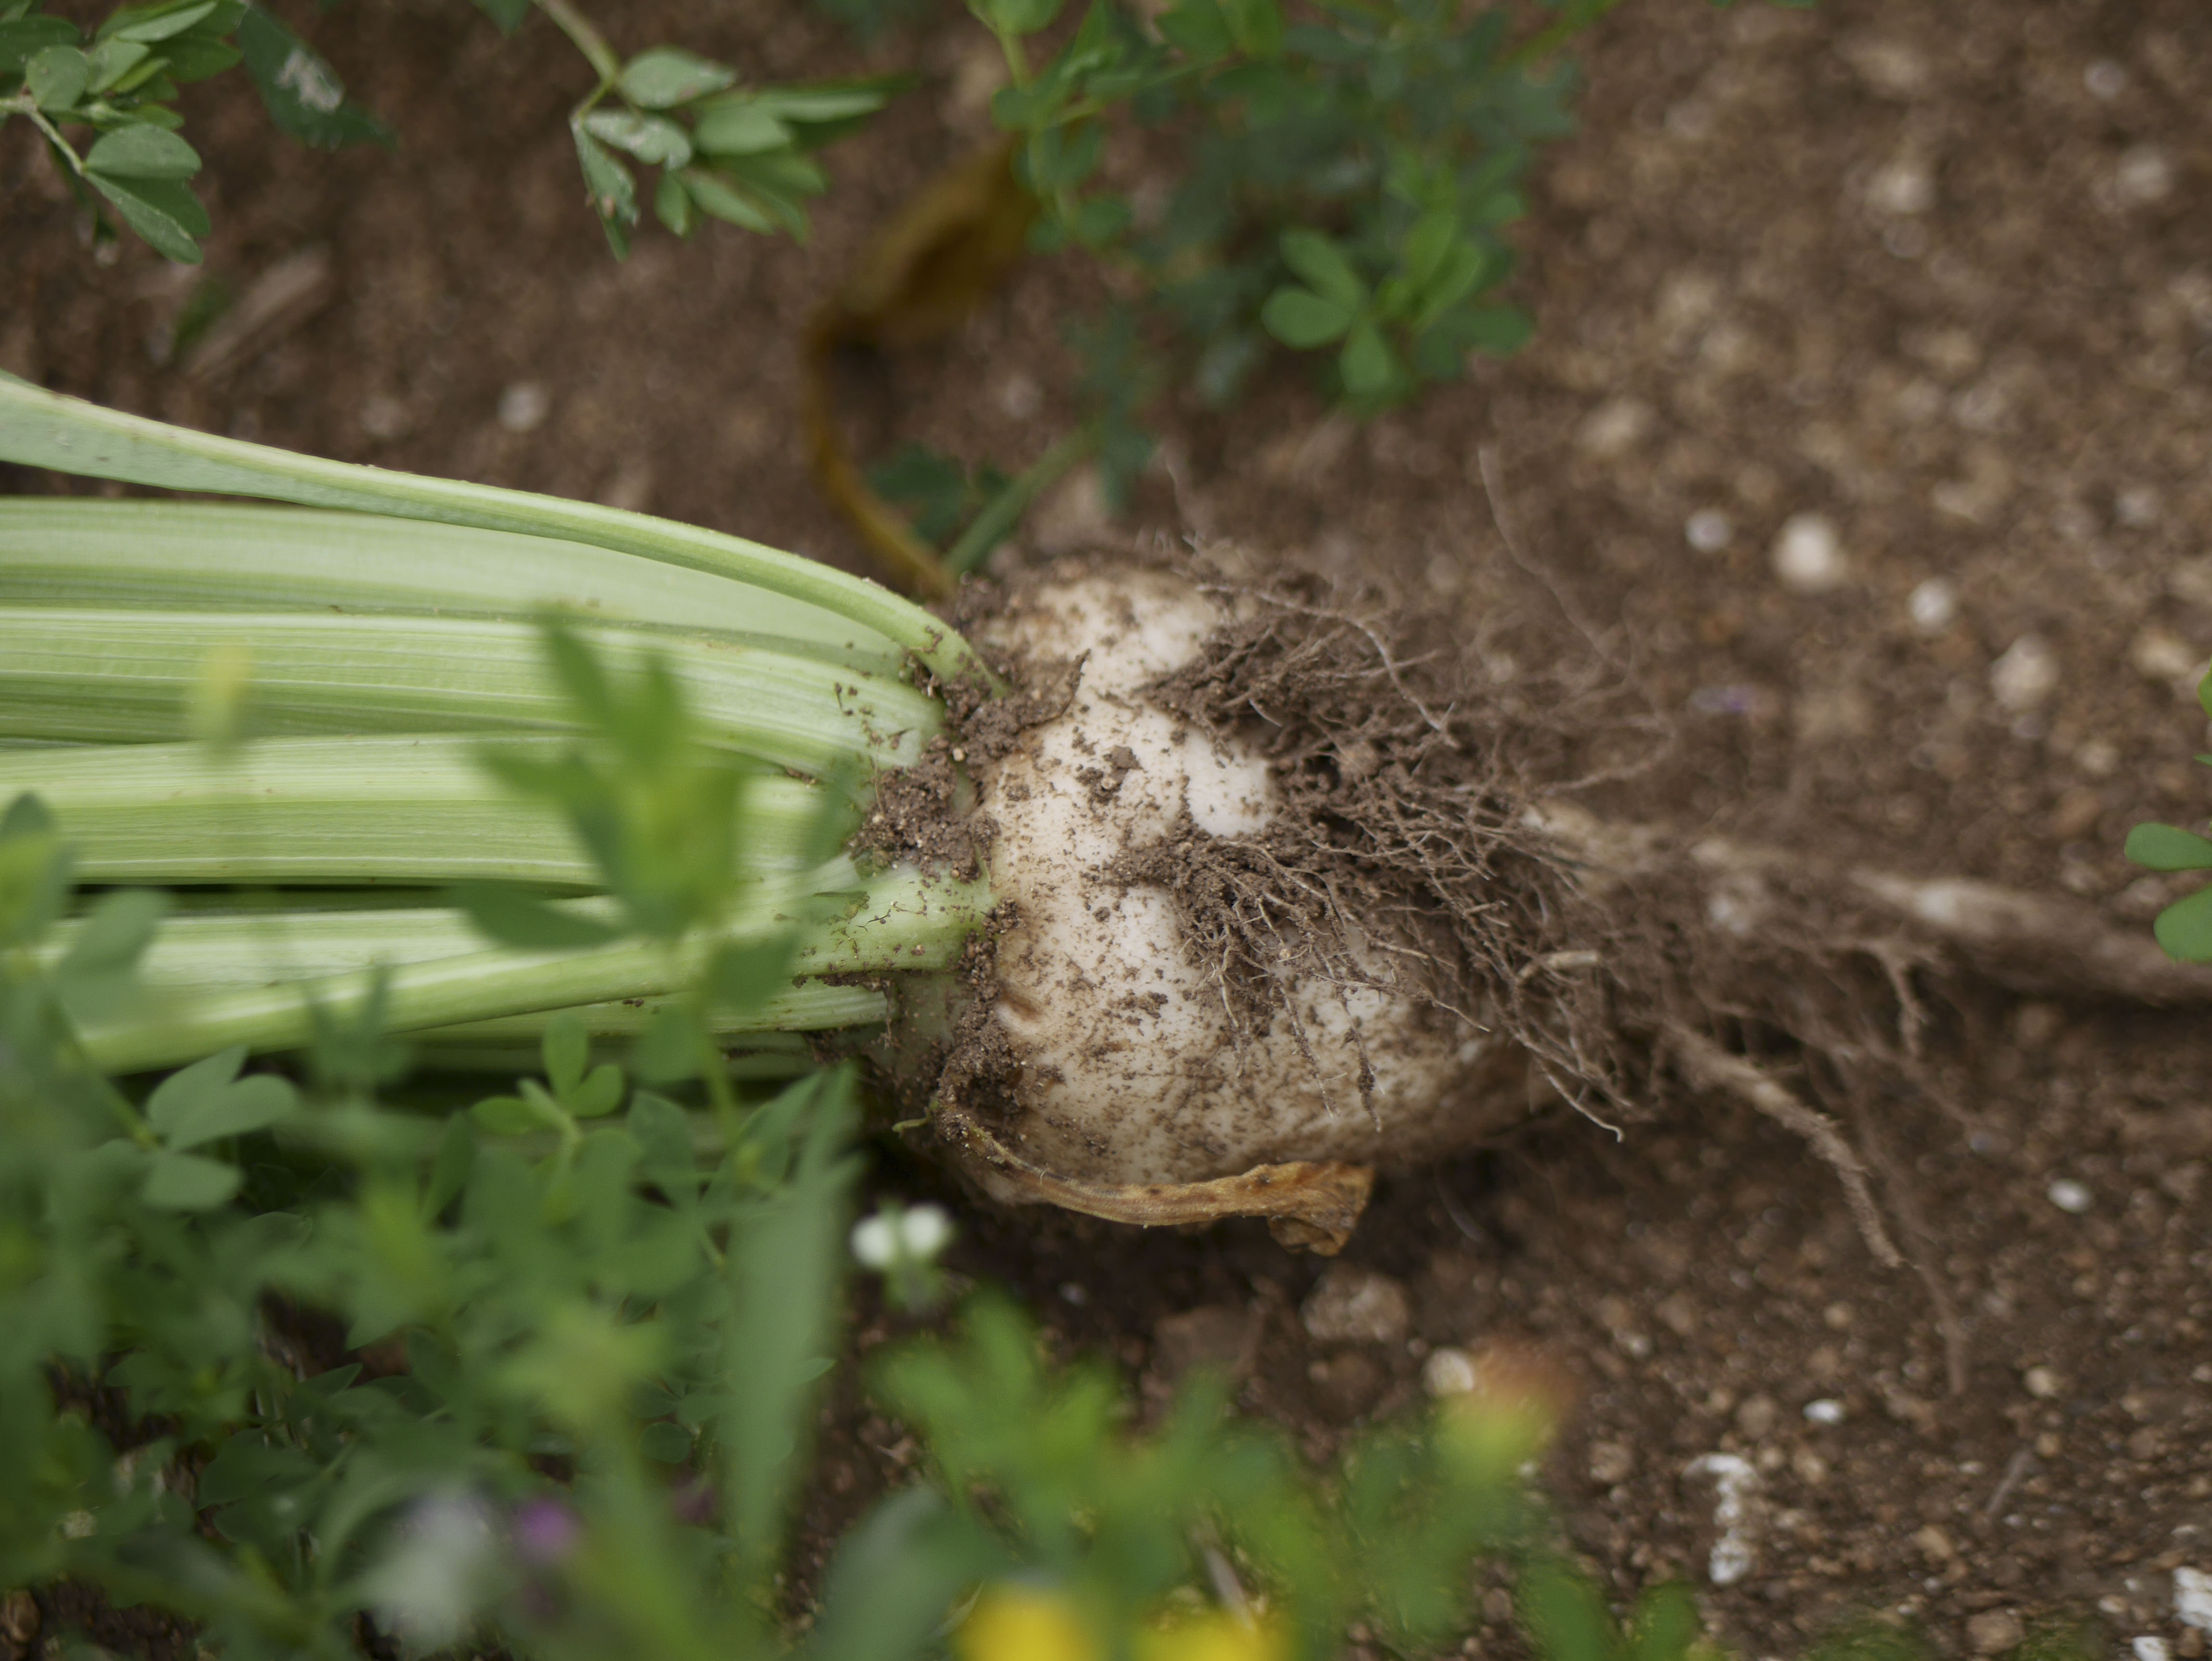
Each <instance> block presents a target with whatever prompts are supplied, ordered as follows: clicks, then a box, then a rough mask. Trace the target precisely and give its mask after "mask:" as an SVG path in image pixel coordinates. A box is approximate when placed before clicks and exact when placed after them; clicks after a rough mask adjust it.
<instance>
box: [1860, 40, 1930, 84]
mask: <svg viewBox="0 0 2212 1661" xmlns="http://www.w3.org/2000/svg"><path fill="white" fill-rule="evenodd" d="M1844 58H1846V59H1848V60H1849V61H1850V66H1851V67H1852V68H1853V69H1854V70H1857V71H1858V74H1859V78H1860V79H1861V80H1862V81H1863V82H1866V85H1867V89H1868V90H1869V92H1873V93H1876V94H1880V95H1881V96H1882V97H1884V98H1917V97H1918V96H1919V95H1920V94H1923V93H1924V92H1926V91H1927V90H1928V88H1929V83H1930V82H1932V81H1933V80H1934V78H1935V77H1934V76H1933V74H1932V73H1931V71H1930V70H1929V63H1928V58H1927V54H1926V53H1924V52H1922V51H1921V50H1920V49H1919V48H1918V47H1917V46H1911V45H1910V44H1908V43H1907V42H1905V41H1903V40H1883V39H1881V38H1878V37H1875V38H1869V37H1862V38H1860V39H1858V40H1852V41H1849V42H1847V43H1846V44H1845V45H1844Z"/></svg>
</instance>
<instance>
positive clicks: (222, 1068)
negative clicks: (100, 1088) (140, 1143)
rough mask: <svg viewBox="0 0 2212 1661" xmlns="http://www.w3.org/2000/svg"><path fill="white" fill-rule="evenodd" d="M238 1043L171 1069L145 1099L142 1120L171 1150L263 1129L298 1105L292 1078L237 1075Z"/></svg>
mask: <svg viewBox="0 0 2212 1661" xmlns="http://www.w3.org/2000/svg"><path fill="white" fill-rule="evenodd" d="M245 1062H246V1047H245V1046H244V1045H243V1044H240V1045H237V1046H234V1048H232V1049H229V1050H224V1051H223V1052H222V1054H221V1055H218V1056H209V1057H208V1058H207V1059H206V1060H204V1061H198V1062H193V1063H192V1064H191V1066H190V1067H187V1068H182V1069H180V1070H179V1071H178V1072H175V1073H172V1074H170V1075H169V1076H168V1077H167V1078H166V1079H164V1080H161V1083H160V1084H159V1085H157V1086H155V1089H154V1093H153V1094H152V1095H151V1096H149V1097H148V1098H146V1123H148V1124H149V1126H151V1127H152V1129H153V1130H154V1134H155V1135H157V1136H159V1137H160V1138H161V1140H162V1141H163V1142H164V1143H166V1144H167V1146H168V1147H169V1148H170V1150H171V1151H172V1152H175V1153H181V1152H183V1151H184V1150H185V1149H186V1148H191V1147H199V1146H200V1144H201V1143H203V1142H211V1141H217V1140H219V1139H221V1138H222V1137H224V1136H243V1135H250V1134H251V1133H252V1132H253V1131H257V1130H266V1129H268V1128H269V1127H270V1125H272V1124H275V1123H276V1122H277V1121H278V1120H280V1119H283V1118H285V1117H288V1116H289V1115H290V1114H292V1113H293V1112H294V1111H295V1110H297V1109H298V1107H299V1104H300V1096H299V1092H297V1091H296V1090H295V1089H294V1088H293V1087H292V1085H291V1082H290V1080H286V1079H281V1078H278V1077H277V1076H276V1074H273V1073H257V1074H254V1075H253V1076H252V1077H251V1078H246V1079H241V1078H240V1077H239V1076H238V1069H239V1068H240V1067H241V1066H243V1065H244V1064H245Z"/></svg>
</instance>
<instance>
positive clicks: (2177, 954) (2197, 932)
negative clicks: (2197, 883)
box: [2151, 886, 2212, 963]
mask: <svg viewBox="0 0 2212 1661" xmlns="http://www.w3.org/2000/svg"><path fill="white" fill-rule="evenodd" d="M2151 933H2152V934H2154V935H2155V936H2156V937H2157V939H2158V943H2159V944H2160V946H2163V947H2165V948H2166V956H2167V957H2169V958H2175V959H2176V960H2178V961H2179V962H2181V963H2212V886H2206V887H2203V888H2200V889H2198V890H2197V891H2196V892H2195V893H2194V894H2191V896H2190V897H2188V898H2187V899H2185V900H2176V901H2175V902H2174V903H2173V904H2172V905H2169V906H2167V907H2166V910H2163V911H2161V912H2160V913H2159V914H2158V921H2157V922H2154V923H2153V924H2152V925H2151Z"/></svg>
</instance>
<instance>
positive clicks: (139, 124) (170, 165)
mask: <svg viewBox="0 0 2212 1661" xmlns="http://www.w3.org/2000/svg"><path fill="white" fill-rule="evenodd" d="M84 165H85V166H86V167H88V169H90V170H91V171H92V172H94V173H104V174H106V176H107V177H108V178H110V179H190V178H191V176H192V175H193V174H194V173H197V172H198V171H199V170H200V158H199V153H198V152H197V150H195V149H192V147H191V145H190V144H188V143H185V141H184V140H183V139H181V138H179V137H177V135H176V134H174V133H173V132H164V131H161V128H159V127H149V126H148V125H146V124H145V123H144V122H143V121H134V122H133V123H131V125H129V126H127V127H118V128H117V129H116V130H115V131H113V132H111V133H106V134H104V135H103V136H102V137H100V141H99V142H98V143H95V144H94V145H93V147H92V148H91V149H89V150H88V151H86V152H85V157H84Z"/></svg>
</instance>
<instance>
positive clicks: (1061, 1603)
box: [952, 1580, 1100, 1661]
mask: <svg viewBox="0 0 2212 1661" xmlns="http://www.w3.org/2000/svg"><path fill="white" fill-rule="evenodd" d="M952 1647H953V1649H954V1651H955V1652H956V1653H957V1654H958V1656H959V1657H960V1661H1100V1656H1099V1649H1098V1646H1097V1643H1096V1642H1095V1641H1094V1640H1092V1638H1091V1634H1090V1633H1089V1632H1088V1631H1087V1630H1086V1629H1085V1627H1084V1625H1083V1622H1082V1620H1081V1619H1080V1618H1079V1616H1078V1615H1077V1614H1076V1610H1075V1604H1074V1603H1073V1601H1072V1600H1070V1599H1069V1598H1068V1597H1067V1596H1066V1594H1065V1593H1063V1592H1058V1591H1053V1590H1052V1589H1051V1588H1050V1587H1048V1586H1025V1585H1021V1584H1020V1583H1018V1582H1016V1581H1009V1580H1002V1581H1000V1582H999V1584H997V1585H994V1586H990V1587H987V1589H986V1590H985V1591H984V1593H983V1595H982V1597H981V1598H980V1599H978V1600H977V1602H976V1604H975V1609H974V1611H973V1612H972V1613H970V1614H969V1616H968V1618H967V1619H966V1620H965V1621H962V1622H961V1623H960V1627H959V1630H957V1632H955V1633H954V1634H952Z"/></svg>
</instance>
